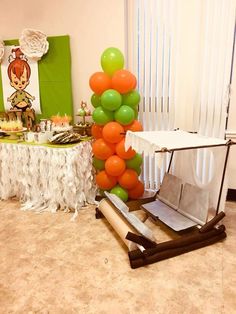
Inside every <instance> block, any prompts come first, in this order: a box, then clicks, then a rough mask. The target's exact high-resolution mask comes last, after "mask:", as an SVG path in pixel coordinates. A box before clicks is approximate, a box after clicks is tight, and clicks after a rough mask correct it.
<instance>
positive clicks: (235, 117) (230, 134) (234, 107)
mask: <svg viewBox="0 0 236 314" xmlns="http://www.w3.org/2000/svg"><path fill="white" fill-rule="evenodd" d="M226 134H227V138H228V139H232V140H233V141H234V142H236V52H234V71H233V78H232V85H231V98H230V108H229V120H228V126H227V132H226ZM235 160H236V145H235V146H232V147H231V149H230V157H229V188H230V189H236V162H235Z"/></svg>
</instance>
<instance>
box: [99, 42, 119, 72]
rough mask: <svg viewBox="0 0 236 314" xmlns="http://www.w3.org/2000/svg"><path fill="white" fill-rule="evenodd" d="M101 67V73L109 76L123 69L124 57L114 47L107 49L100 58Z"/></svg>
mask: <svg viewBox="0 0 236 314" xmlns="http://www.w3.org/2000/svg"><path fill="white" fill-rule="evenodd" d="M101 66H102V69H103V71H104V72H105V73H107V74H108V75H111V76H112V75H113V74H114V72H115V71H117V70H120V69H123V67H124V56H123V54H122V52H121V51H120V50H119V49H117V48H114V47H110V48H107V49H106V50H105V51H104V52H103V54H102V56H101Z"/></svg>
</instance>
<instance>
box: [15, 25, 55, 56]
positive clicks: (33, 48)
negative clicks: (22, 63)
mask: <svg viewBox="0 0 236 314" xmlns="http://www.w3.org/2000/svg"><path fill="white" fill-rule="evenodd" d="M19 44H20V49H21V51H22V52H23V53H24V54H25V55H26V56H27V57H28V58H31V59H33V60H35V61H38V60H40V59H41V57H42V56H43V55H44V54H46V53H47V51H48V48H49V43H48V41H47V36H46V35H45V34H44V33H42V32H41V31H37V30H33V29H24V30H23V31H22V34H21V36H20V38H19Z"/></svg>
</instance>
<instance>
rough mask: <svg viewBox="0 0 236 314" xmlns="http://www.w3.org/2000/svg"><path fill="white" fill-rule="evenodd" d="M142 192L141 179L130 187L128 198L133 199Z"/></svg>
mask: <svg viewBox="0 0 236 314" xmlns="http://www.w3.org/2000/svg"><path fill="white" fill-rule="evenodd" d="M143 193H144V185H143V183H142V182H141V181H138V184H137V185H136V186H135V187H134V188H133V189H132V190H129V191H128V194H129V198H131V199H133V200H135V199H137V198H139V197H141V196H142V195H143Z"/></svg>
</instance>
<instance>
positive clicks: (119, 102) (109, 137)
mask: <svg viewBox="0 0 236 314" xmlns="http://www.w3.org/2000/svg"><path fill="white" fill-rule="evenodd" d="M101 66H102V69H103V72H96V73H94V74H93V75H92V76H91V77H90V80H89V85H90V88H91V89H92V91H93V92H94V94H93V95H92V97H91V103H92V105H93V107H94V111H93V120H94V122H95V123H94V125H93V126H92V135H93V137H94V138H95V141H94V143H93V154H94V157H93V165H94V167H95V168H96V170H97V174H96V183H97V185H98V186H99V188H100V190H101V192H102V191H104V190H106V191H109V192H110V193H113V194H116V195H117V196H118V197H119V198H121V199H122V200H123V201H124V202H126V201H127V200H128V198H130V199H136V198H138V197H140V196H142V194H143V192H144V185H143V183H142V182H141V181H139V179H138V176H139V175H140V173H141V164H142V156H141V155H140V154H138V153H136V152H135V151H134V150H133V149H131V148H129V149H128V151H125V146H124V143H125V132H126V131H127V130H131V131H133V132H137V131H142V129H143V128H142V125H141V123H140V122H139V121H138V120H136V118H137V114H138V104H139V101H140V95H139V92H138V91H137V90H135V88H136V83H137V82H136V78H135V76H134V75H133V74H132V73H131V72H129V71H128V70H124V69H123V67H124V57H123V54H122V53H121V51H120V50H119V49H117V48H108V49H106V50H105V51H104V52H103V54H102V56H101Z"/></svg>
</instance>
